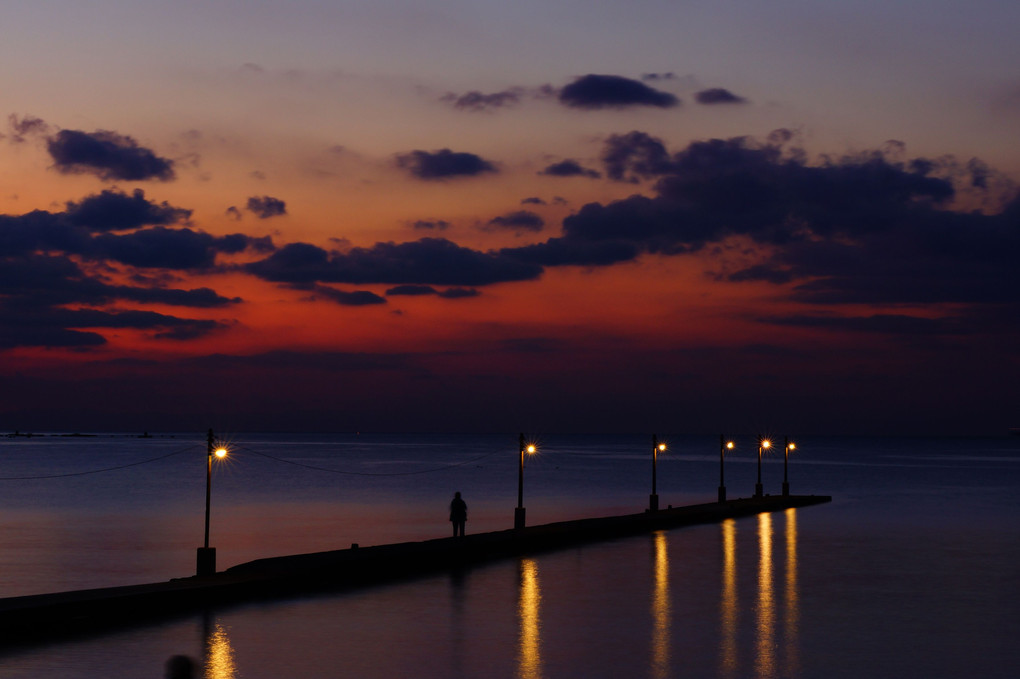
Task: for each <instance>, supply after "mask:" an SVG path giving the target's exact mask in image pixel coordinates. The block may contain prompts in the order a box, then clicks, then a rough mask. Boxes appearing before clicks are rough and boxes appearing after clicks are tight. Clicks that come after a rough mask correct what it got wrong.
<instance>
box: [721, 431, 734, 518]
mask: <svg viewBox="0 0 1020 679" xmlns="http://www.w3.org/2000/svg"><path fill="white" fill-rule="evenodd" d="M727 450H733V441H727V440H726V437H725V436H723V435H722V434H719V502H726V477H725V476H724V475H723V457H724V456H725V454H726V451H727Z"/></svg>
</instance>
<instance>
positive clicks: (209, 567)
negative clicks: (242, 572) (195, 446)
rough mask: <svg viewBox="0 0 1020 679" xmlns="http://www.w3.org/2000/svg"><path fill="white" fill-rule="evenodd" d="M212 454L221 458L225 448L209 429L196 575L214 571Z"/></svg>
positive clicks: (208, 573)
mask: <svg viewBox="0 0 1020 679" xmlns="http://www.w3.org/2000/svg"><path fill="white" fill-rule="evenodd" d="M213 456H216V457H217V458H218V459H221V460H222V459H223V458H224V457H226V456H227V449H226V448H224V447H223V446H216V445H215V438H214V437H213V430H212V429H210V430H209V434H208V436H207V438H206V467H205V544H204V546H202V547H199V548H198V568H197V572H198V575H212V574H214V573H215V572H216V548H215V547H210V546H209V505H210V500H211V499H212V462H213Z"/></svg>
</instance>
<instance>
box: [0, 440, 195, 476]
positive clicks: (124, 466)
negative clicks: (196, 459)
mask: <svg viewBox="0 0 1020 679" xmlns="http://www.w3.org/2000/svg"><path fill="white" fill-rule="evenodd" d="M197 447H198V445H197V444H191V445H189V446H188V447H186V448H181V449H180V450H175V451H173V452H172V453H167V454H166V455H160V456H159V457H153V458H150V459H148V460H139V461H138V462H129V463H127V464H121V465H117V466H115V467H104V468H102V469H89V470H87V471H83V472H67V473H64V474H43V475H38V476H0V481H37V480H42V479H62V478H67V477H70V476H88V475H89V474H102V473H104V472H115V471H119V470H121V469H128V468H129V467H138V466H140V465H143V464H152V463H153V462H159V461H160V460H165V459H167V458H169V457H173V456H174V455H180V454H181V453H186V452H188V451H189V450H193V449H195V448H197Z"/></svg>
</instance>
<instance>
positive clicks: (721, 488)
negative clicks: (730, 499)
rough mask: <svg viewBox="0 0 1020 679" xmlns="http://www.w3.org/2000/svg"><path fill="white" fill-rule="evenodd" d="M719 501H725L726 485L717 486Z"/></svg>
mask: <svg viewBox="0 0 1020 679" xmlns="http://www.w3.org/2000/svg"><path fill="white" fill-rule="evenodd" d="M719 502H726V486H719Z"/></svg>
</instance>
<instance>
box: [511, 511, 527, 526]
mask: <svg viewBox="0 0 1020 679" xmlns="http://www.w3.org/2000/svg"><path fill="white" fill-rule="evenodd" d="M524 513H525V509H524V507H515V508H514V529H515V530H520V529H522V528H524Z"/></svg>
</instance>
